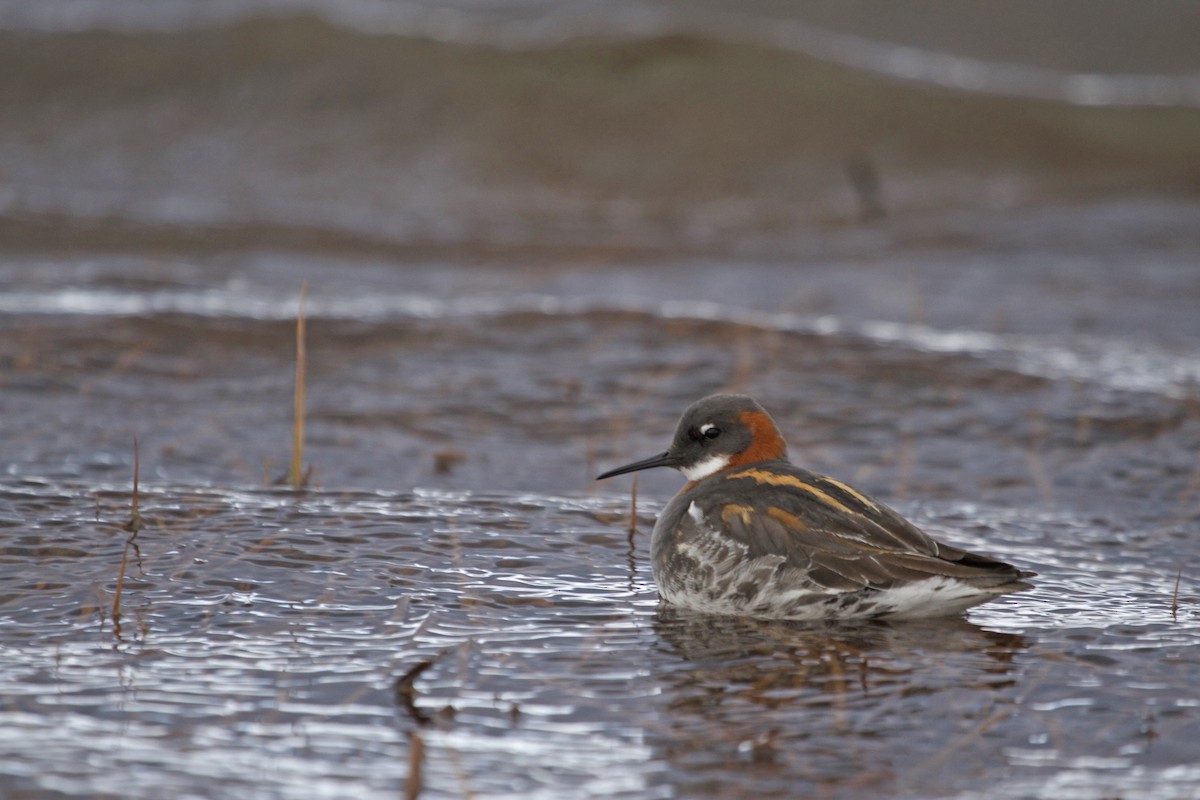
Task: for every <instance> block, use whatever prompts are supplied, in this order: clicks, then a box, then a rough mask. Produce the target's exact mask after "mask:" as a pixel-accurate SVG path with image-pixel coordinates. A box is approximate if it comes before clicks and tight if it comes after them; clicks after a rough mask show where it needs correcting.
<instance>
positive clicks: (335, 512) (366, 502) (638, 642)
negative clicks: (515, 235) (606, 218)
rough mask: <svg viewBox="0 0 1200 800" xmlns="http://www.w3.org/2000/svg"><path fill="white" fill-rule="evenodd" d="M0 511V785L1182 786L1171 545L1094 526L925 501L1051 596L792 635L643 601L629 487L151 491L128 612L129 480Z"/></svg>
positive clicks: (268, 790)
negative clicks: (4, 529) (952, 616)
mask: <svg viewBox="0 0 1200 800" xmlns="http://www.w3.org/2000/svg"><path fill="white" fill-rule="evenodd" d="M0 502H2V508H3V516H4V520H5V524H6V525H7V526H8V534H7V535H6V539H5V541H6V544H5V546H4V548H3V551H2V554H0V559H2V560H0V563H2V565H3V566H2V569H3V580H4V583H3V586H4V595H3V598H2V603H3V604H2V605H0V614H2V616H3V628H2V630H3V634H2V636H3V644H4V646H3V650H2V651H0V663H2V665H3V669H2V670H0V675H3V678H2V679H0V683H2V685H3V694H4V697H5V698H6V700H5V703H4V707H3V711H2V718H3V725H2V726H0V731H2V733H0V763H2V764H3V767H4V772H5V774H6V775H7V776H8V778H7V779H6V783H7V786H8V789H9V791H10V792H11V794H10V795H9V796H25V795H26V794H32V795H37V796H55V795H59V794H61V795H69V796H114V797H115V796H120V797H163V796H180V797H186V796H215V795H221V796H230V797H316V796H331V797H332V796H355V797H394V796H396V795H397V794H400V793H401V792H402V791H403V788H404V787H405V786H406V781H408V780H409V777H408V776H409V774H410V770H411V769H413V765H414V763H416V760H417V759H418V758H419V760H420V769H421V776H422V779H423V782H424V786H425V791H426V795H425V796H430V797H461V796H479V797H510V796H513V797H515V796H536V797H554V796H562V795H563V794H564V793H567V794H571V795H573V796H597V797H673V796H686V797H696V796H702V797H703V796H713V797H728V796H731V795H738V796H741V795H746V796H751V795H768V796H769V795H788V796H795V795H797V794H810V793H821V794H829V795H833V796H861V795H862V794H863V793H864V792H865V793H876V792H886V793H890V794H894V795H898V796H912V797H926V796H934V795H936V796H973V795H974V794H976V793H980V792H985V793H986V794H987V795H988V796H1001V797H1028V796H1045V797H1070V796H1074V797H1096V796H1100V793H1101V792H1102V791H1107V790H1109V789H1110V788H1111V787H1113V786H1117V787H1120V791H1121V792H1123V793H1124V794H1125V795H1126V796H1154V797H1193V796H1195V790H1196V786H1197V781H1200V773H1198V772H1197V769H1196V766H1195V761H1194V754H1195V741H1196V739H1197V736H1200V696H1197V695H1196V694H1195V692H1194V691H1193V689H1192V685H1193V677H1194V675H1195V670H1196V667H1197V648H1198V647H1200V617H1198V616H1197V614H1196V613H1195V611H1194V606H1193V604H1192V602H1191V600H1190V599H1188V600H1187V602H1186V603H1185V604H1184V605H1183V607H1182V608H1181V609H1179V610H1178V611H1177V612H1175V613H1173V612H1172V608H1171V596H1172V590H1173V586H1172V584H1173V577H1174V570H1175V566H1176V564H1177V563H1179V559H1178V557H1177V555H1176V554H1175V553H1174V552H1173V551H1175V550H1176V548H1179V547H1180V546H1181V545H1183V547H1182V549H1184V550H1185V551H1188V552H1190V554H1191V555H1193V556H1194V554H1195V548H1194V546H1192V545H1190V544H1188V545H1185V540H1184V538H1183V537H1181V536H1179V535H1178V532H1166V533H1164V534H1163V535H1162V536H1161V537H1160V538H1159V539H1158V541H1156V542H1155V543H1154V544H1153V546H1150V547H1146V548H1144V549H1142V550H1141V552H1139V553H1138V555H1137V556H1136V557H1135V559H1130V558H1125V559H1123V564H1122V565H1120V566H1118V565H1115V564H1114V563H1113V556H1114V554H1117V553H1120V552H1121V550H1122V548H1121V547H1120V546H1119V544H1118V543H1117V542H1116V541H1114V540H1113V538H1112V537H1113V536H1114V533H1113V532H1112V531H1111V530H1109V531H1105V530H1103V529H1102V528H1101V527H1099V525H1098V523H1097V521H1095V520H1092V519H1087V518H1081V517H1079V516H1077V515H1071V514H1052V513H1035V512H1011V511H1010V512H1002V511H1000V510H997V509H994V508H981V507H978V506H961V505H955V504H944V505H943V504H934V505H931V506H930V507H928V508H927V509H925V510H923V511H921V512H920V513H919V514H918V515H917V517H916V519H917V521H918V522H920V523H923V524H925V525H927V526H928V527H929V528H930V529H932V530H936V531H939V532H940V531H942V530H947V531H949V530H951V529H953V530H955V539H956V540H957V541H959V542H961V543H965V544H967V545H970V546H972V547H979V548H987V549H988V550H989V551H990V552H994V553H998V554H999V555H1001V556H1002V557H1005V558H1011V559H1014V560H1017V561H1019V562H1021V563H1023V564H1027V565H1029V564H1032V565H1035V566H1037V567H1038V568H1039V569H1040V570H1042V577H1041V578H1040V579H1039V581H1038V588H1037V590H1036V591H1034V592H1031V593H1028V594H1025V595H1022V596H1019V597H1015V598H1010V599H1008V600H1005V601H1003V602H1000V603H997V604H994V605H992V606H989V607H986V608H984V609H981V610H978V611H976V612H974V613H972V614H971V616H970V618H969V620H967V621H963V620H942V621H937V622H929V623H912V624H904V625H899V624H897V625H890V626H889V625H863V626H857V627H840V628H826V629H820V628H818V629H812V628H803V627H793V626H789V625H783V624H767V623H754V622H745V621H739V620H727V619H717V618H705V617H695V616H689V615H686V614H681V613H678V612H673V611H672V610H671V609H669V608H667V607H663V606H659V605H658V604H657V602H656V595H655V592H654V590H653V586H652V583H651V578H650V574H649V570H648V566H647V565H646V563H645V561H644V559H643V557H642V551H643V549H644V536H643V535H639V536H637V537H636V538H635V539H634V541H633V542H632V544H631V543H630V541H629V539H628V536H627V533H626V532H625V528H626V522H627V507H626V504H625V501H624V500H623V499H620V498H611V497H609V498H586V497H581V496H575V497H557V496H552V495H545V494H516V493H503V494H494V493H493V494H489V493H479V494H470V493H454V492H435V491H426V492H416V493H395V492H362V491H345V492H336V491H310V492H305V493H302V494H295V493H291V492H286V491H277V490H257V491H255V490H244V491H229V490H216V489H202V488H192V489H187V488H182V487H176V486H169V485H152V486H149V487H146V488H145V489H144V490H143V493H142V495H141V497H140V507H141V513H142V515H143V517H144V519H145V521H146V528H145V529H143V530H142V531H141V533H140V534H139V536H138V537H137V542H136V544H137V545H138V547H137V549H136V551H135V550H132V549H131V550H130V559H131V560H130V561H129V563H128V574H127V578H126V582H125V586H124V592H123V597H122V602H121V609H120V617H119V620H114V619H113V616H112V600H113V598H112V591H113V587H114V579H115V577H116V575H117V571H118V569H119V565H120V563H121V558H122V551H123V548H124V542H125V541H126V538H127V536H128V533H127V532H125V531H123V530H122V529H121V528H120V527H119V526H120V524H121V523H122V522H123V521H124V519H125V518H127V517H128V515H129V507H128V496H127V495H125V494H124V493H123V492H121V491H118V490H116V489H113V488H98V487H95V486H67V485H62V484H49V483H46V482H40V481H10V482H8V483H7V484H6V485H5V486H4V488H3V492H2V494H0ZM653 510H654V509H653V508H652V507H648V508H646V509H645V510H644V513H643V516H642V517H641V518H640V527H641V529H642V531H643V532H644V531H645V529H646V528H647V526H648V525H649V522H650V518H649V516H648V514H649V512H651V511H653ZM964 528H965V529H967V530H968V531H969V532H968V533H965V534H964V533H963V530H964ZM1131 562H1132V563H1131ZM414 672H415V675H414V674H413V673H414ZM405 676H410V680H409V681H407V682H406V681H404V680H403V678H404V677H405ZM418 740H419V742H420V745H419V747H420V749H419V750H417V751H416V752H417V753H419V755H418V756H414V746H415V745H414V742H416V741H418Z"/></svg>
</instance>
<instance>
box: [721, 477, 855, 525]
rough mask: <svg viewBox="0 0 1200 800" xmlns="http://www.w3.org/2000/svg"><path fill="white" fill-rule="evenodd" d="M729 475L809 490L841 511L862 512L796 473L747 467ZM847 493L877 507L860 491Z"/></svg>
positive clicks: (834, 483) (839, 486)
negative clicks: (789, 473) (795, 474)
mask: <svg viewBox="0 0 1200 800" xmlns="http://www.w3.org/2000/svg"><path fill="white" fill-rule="evenodd" d="M729 477H731V478H750V479H752V480H754V481H757V482H758V483H764V484H767V485H768V486H791V487H792V488H794V489H799V490H800V491H802V492H807V493H808V494H811V495H812V496H813V497H815V498H817V499H818V500H820V501H821V502H822V503H825V504H826V505H829V506H832V507H833V508H836V509H838V510H839V511H842V512H844V513H846V514H861V513H862V512H860V511H855V510H854V509H852V508H849V507H848V506H846V505H845V504H843V503H840V502H838V501H837V500H835V499H834V498H833V496H832V495H830V494H829V493H828V492H824V491H821V490H820V489H818V488H817V487H816V486H813V485H812V484H811V483H805V482H804V481H802V480H800V479H799V478H797V477H796V476H794V475H781V474H780V473H778V472H768V471H767V470H764V469H747V470H742V471H741V472H735V473H733V474H732V475H730V476H729ZM830 483H832V484H833V485H835V486H837V487H838V488H839V489H843V490H845V489H846V487H845V486H843V485H842V484H840V483H837V482H836V481H830ZM846 493H847V494H849V495H850V496H851V497H854V498H856V499H858V500H859V501H861V502H863V505H865V506H867V507H868V508H872V509H874V508H875V504H874V503H870V502H866V498H864V497H863V496H862V495H861V494H859V493H858V492H855V491H847V492H846Z"/></svg>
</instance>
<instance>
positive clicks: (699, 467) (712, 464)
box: [679, 456, 729, 482]
mask: <svg viewBox="0 0 1200 800" xmlns="http://www.w3.org/2000/svg"><path fill="white" fill-rule="evenodd" d="M727 466H729V456H709V457H708V458H706V459H704V460H703V461H699V462H697V463H695V464H692V465H691V466H690V467H682V468H680V470H679V471H680V472H682V473H683V477H685V478H687V479H688V481H689V482H694V481H702V480H704V479H705V478H707V477H708V476H709V475H714V474H716V473H718V472H720V471H721V470H723V469H725V467H727Z"/></svg>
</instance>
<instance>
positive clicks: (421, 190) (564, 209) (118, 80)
mask: <svg viewBox="0 0 1200 800" xmlns="http://www.w3.org/2000/svg"><path fill="white" fill-rule="evenodd" d="M0 114H2V115H3V117H4V119H5V120H6V124H5V126H3V129H2V130H0V227H2V228H3V229H4V230H5V232H6V234H8V236H6V238H8V240H9V241H10V242H11V243H13V244H15V245H18V246H28V247H38V246H41V245H40V244H39V242H45V243H47V244H50V245H52V244H53V243H54V242H61V241H65V240H72V239H73V240H76V241H80V242H83V243H84V245H85V246H86V243H87V242H88V241H93V242H97V243H99V242H102V241H112V240H114V239H116V240H120V239H121V237H122V235H124V236H126V238H127V240H128V241H129V242H130V243H131V244H133V245H135V246H136V243H137V242H138V241H141V240H147V239H149V240H151V241H154V242H156V243H157V246H164V245H165V246H168V247H170V246H175V244H178V246H180V247H182V248H185V249H186V248H189V247H194V246H200V247H201V248H206V247H214V246H215V247H222V246H224V245H223V244H221V243H222V242H226V241H228V242H232V243H234V244H237V243H239V242H241V241H243V240H245V241H247V242H253V240H254V238H255V236H256V235H258V234H261V235H263V236H265V241H266V242H267V243H270V242H273V241H274V242H278V241H280V240H284V239H285V240H288V241H290V242H294V243H295V244H296V246H307V243H308V242H311V241H313V240H317V241H322V242H327V243H335V244H336V247H337V249H341V248H342V247H345V248H346V249H349V250H355V249H358V248H363V247H365V248H367V249H368V250H374V249H376V248H377V246H378V243H383V245H384V246H385V247H397V246H402V247H403V246H416V247H418V248H422V247H433V248H435V249H437V248H443V247H445V246H447V245H454V246H464V247H467V248H468V249H470V248H473V247H475V246H479V247H481V248H482V249H483V251H486V250H487V249H488V248H489V247H491V246H494V247H499V248H500V249H502V250H511V249H517V250H519V249H521V248H523V247H529V246H534V247H536V248H546V247H548V248H550V249H555V248H563V247H565V248H571V247H582V246H589V245H595V246H600V247H613V248H617V249H620V250H626V249H628V250H630V251H633V252H640V251H644V250H679V251H688V250H690V249H693V248H705V247H710V246H713V245H714V244H718V243H722V242H724V243H728V242H731V241H742V242H747V241H749V242H754V241H756V240H757V241H761V242H763V243H764V244H766V243H768V242H780V241H784V240H786V239H787V238H788V236H789V235H790V234H791V232H793V231H797V230H800V231H803V230H827V229H830V228H832V229H837V228H840V227H844V226H847V225H855V224H857V223H858V222H860V221H862V220H864V219H871V218H873V217H877V216H879V215H881V214H886V215H888V216H893V217H904V216H905V215H926V214H930V213H933V214H937V213H941V212H958V211H962V210H970V209H975V210H981V211H1006V210H1011V209H1016V208H1021V207H1024V206H1028V205H1030V204H1041V203H1046V202H1049V203H1060V202H1076V201H1078V202H1092V201H1094V200H1096V199H1097V198H1102V197H1105V196H1115V195H1125V194H1129V193H1134V194H1138V195H1144V196H1167V197H1176V198H1189V199H1190V198H1194V197H1195V196H1196V195H1197V194H1198V193H1200V108H1177V107H1176V108H1173V107H1143V108H1127V107H1103V106H1098V107H1085V106H1077V105H1070V104H1066V103H1055V102H1048V101H1045V100H1037V99H1018V98H1011V97H999V96H995V95H992V94H987V93H982V92H974V93H973V92H963V91H954V90H948V89H944V88H939V87H937V86H932V85H928V84H923V83H920V82H898V81H895V80H892V79H889V78H886V77H881V76H880V75H877V74H871V73H868V72H863V71H861V70H856V69H850V68H847V67H844V66H840V65H836V64H831V63H828V62H822V61H818V60H814V59H812V58H809V57H807V56H805V55H803V54H801V53H798V52H792V51H787V50H785V49H781V48H779V47H772V46H766V45H760V44H752V43H738V42H732V41H721V40H719V39H715V38H702V37H701V36H698V35H678V34H664V35H659V36H643V37H626V38H624V39H621V38H604V37H597V36H591V37H588V36H581V37H575V38H571V39H565V40H562V41H558V42H554V43H547V44H545V45H544V46H541V47H539V48H536V49H526V50H513V49H505V48H503V47H499V46H493V45H484V44H474V43H458V42H447V41H434V40H432V39H429V38H419V37H404V36H395V35H370V34H365V33H362V32H359V31H355V30H352V29H349V28H347V27H344V26H339V25H334V24H330V23H328V22H324V21H321V20H319V19H317V18H316V17H313V16H280V17H275V18H260V19H254V20H249V21H244V22H236V23H234V24H230V25H223V26H218V27H212V28H207V29H203V30H199V31H193V32H186V33H184V32H167V33H114V32H106V31H98V30H86V31H83V32H78V33H29V32H13V31H8V32H0ZM231 231H233V232H237V233H231ZM175 234H177V236H178V240H179V241H178V242H177V243H173V241H172V238H173V235H175ZM9 237H11V238H9ZM209 237H211V239H212V241H211V242H210V243H208V244H206V243H205V241H204V240H205V239H206V238H209ZM287 246H291V245H287ZM772 246H773V245H769V244H768V245H766V246H765V247H761V248H759V249H770V248H771V247H772ZM783 246H784V249H785V250H787V246H786V245H783Z"/></svg>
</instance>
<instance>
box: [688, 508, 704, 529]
mask: <svg viewBox="0 0 1200 800" xmlns="http://www.w3.org/2000/svg"><path fill="white" fill-rule="evenodd" d="M688 516H689V517H691V518H692V519H694V520H696V524H697V525H700V524H702V523H703V522H704V512H703V511H701V510H700V506H698V505H696V504H695V503H694V502H693V503H691V504H690V505H689V506H688Z"/></svg>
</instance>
